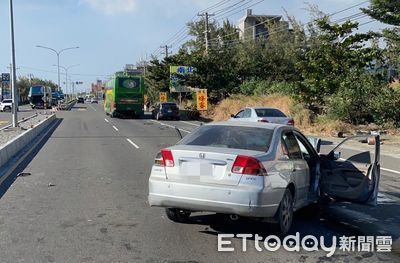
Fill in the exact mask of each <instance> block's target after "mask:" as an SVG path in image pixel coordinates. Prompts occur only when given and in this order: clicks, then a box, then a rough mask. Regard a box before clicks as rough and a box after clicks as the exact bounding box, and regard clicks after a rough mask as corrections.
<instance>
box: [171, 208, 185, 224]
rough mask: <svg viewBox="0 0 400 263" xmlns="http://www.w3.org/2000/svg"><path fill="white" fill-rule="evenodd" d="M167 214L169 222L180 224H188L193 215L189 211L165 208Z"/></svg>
mask: <svg viewBox="0 0 400 263" xmlns="http://www.w3.org/2000/svg"><path fill="white" fill-rule="evenodd" d="M165 213H166V214H167V217H168V219H169V220H171V221H174V222H178V223H184V222H187V220H188V219H189V217H190V214H191V212H189V211H186V210H182V209H178V208H165Z"/></svg>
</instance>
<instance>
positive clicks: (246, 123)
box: [206, 121, 293, 130]
mask: <svg viewBox="0 0 400 263" xmlns="http://www.w3.org/2000/svg"><path fill="white" fill-rule="evenodd" d="M206 125H223V126H241V127H254V128H264V129H268V130H275V129H276V128H280V127H288V128H291V129H293V127H292V126H288V125H283V124H277V123H265V122H250V121H218V122H210V123H207V124H206Z"/></svg>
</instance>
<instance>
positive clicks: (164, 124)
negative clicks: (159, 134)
mask: <svg viewBox="0 0 400 263" xmlns="http://www.w3.org/2000/svg"><path fill="white" fill-rule="evenodd" d="M151 121H152V122H155V123H158V124H160V125H162V126H167V127H170V128H173V129H175V126H172V125H169V124H166V123H163V122H160V121H156V120H151ZM178 129H179V130H180V131H183V132H187V133H191V131H188V130H184V129H181V128H178Z"/></svg>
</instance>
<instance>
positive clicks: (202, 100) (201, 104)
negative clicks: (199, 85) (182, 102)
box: [196, 89, 207, 110]
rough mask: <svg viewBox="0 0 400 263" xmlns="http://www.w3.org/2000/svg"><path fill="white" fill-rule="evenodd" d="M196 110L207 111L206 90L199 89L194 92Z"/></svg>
mask: <svg viewBox="0 0 400 263" xmlns="http://www.w3.org/2000/svg"><path fill="white" fill-rule="evenodd" d="M196 96H197V110H207V90H206V89H200V90H198V91H197V92H196Z"/></svg>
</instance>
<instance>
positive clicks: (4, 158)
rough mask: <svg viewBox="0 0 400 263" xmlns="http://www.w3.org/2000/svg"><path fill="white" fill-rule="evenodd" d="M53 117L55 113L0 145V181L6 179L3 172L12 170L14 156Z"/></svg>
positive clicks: (44, 128) (47, 124) (35, 136)
mask: <svg viewBox="0 0 400 263" xmlns="http://www.w3.org/2000/svg"><path fill="white" fill-rule="evenodd" d="M55 119H56V115H55V114H53V115H49V116H48V117H47V118H46V119H44V120H42V121H41V122H39V123H38V124H36V125H35V126H34V127H33V128H31V129H28V130H26V131H25V132H23V133H22V134H20V135H18V136H17V137H15V138H13V139H12V140H10V141H9V142H7V143H6V144H4V145H2V146H0V183H1V182H2V181H4V180H5V179H6V178H3V177H7V176H5V172H6V171H7V170H10V169H11V170H12V169H13V168H14V164H16V163H18V160H15V159H16V157H18V155H19V154H20V153H21V152H23V150H24V149H25V147H27V146H28V145H30V144H31V143H33V142H35V139H36V138H37V137H38V136H39V135H40V134H41V133H42V132H43V131H45V130H46V129H47V128H48V127H49V125H50V124H51V123H52V122H53V121H54V120H55ZM32 148H34V147H32Z"/></svg>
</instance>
